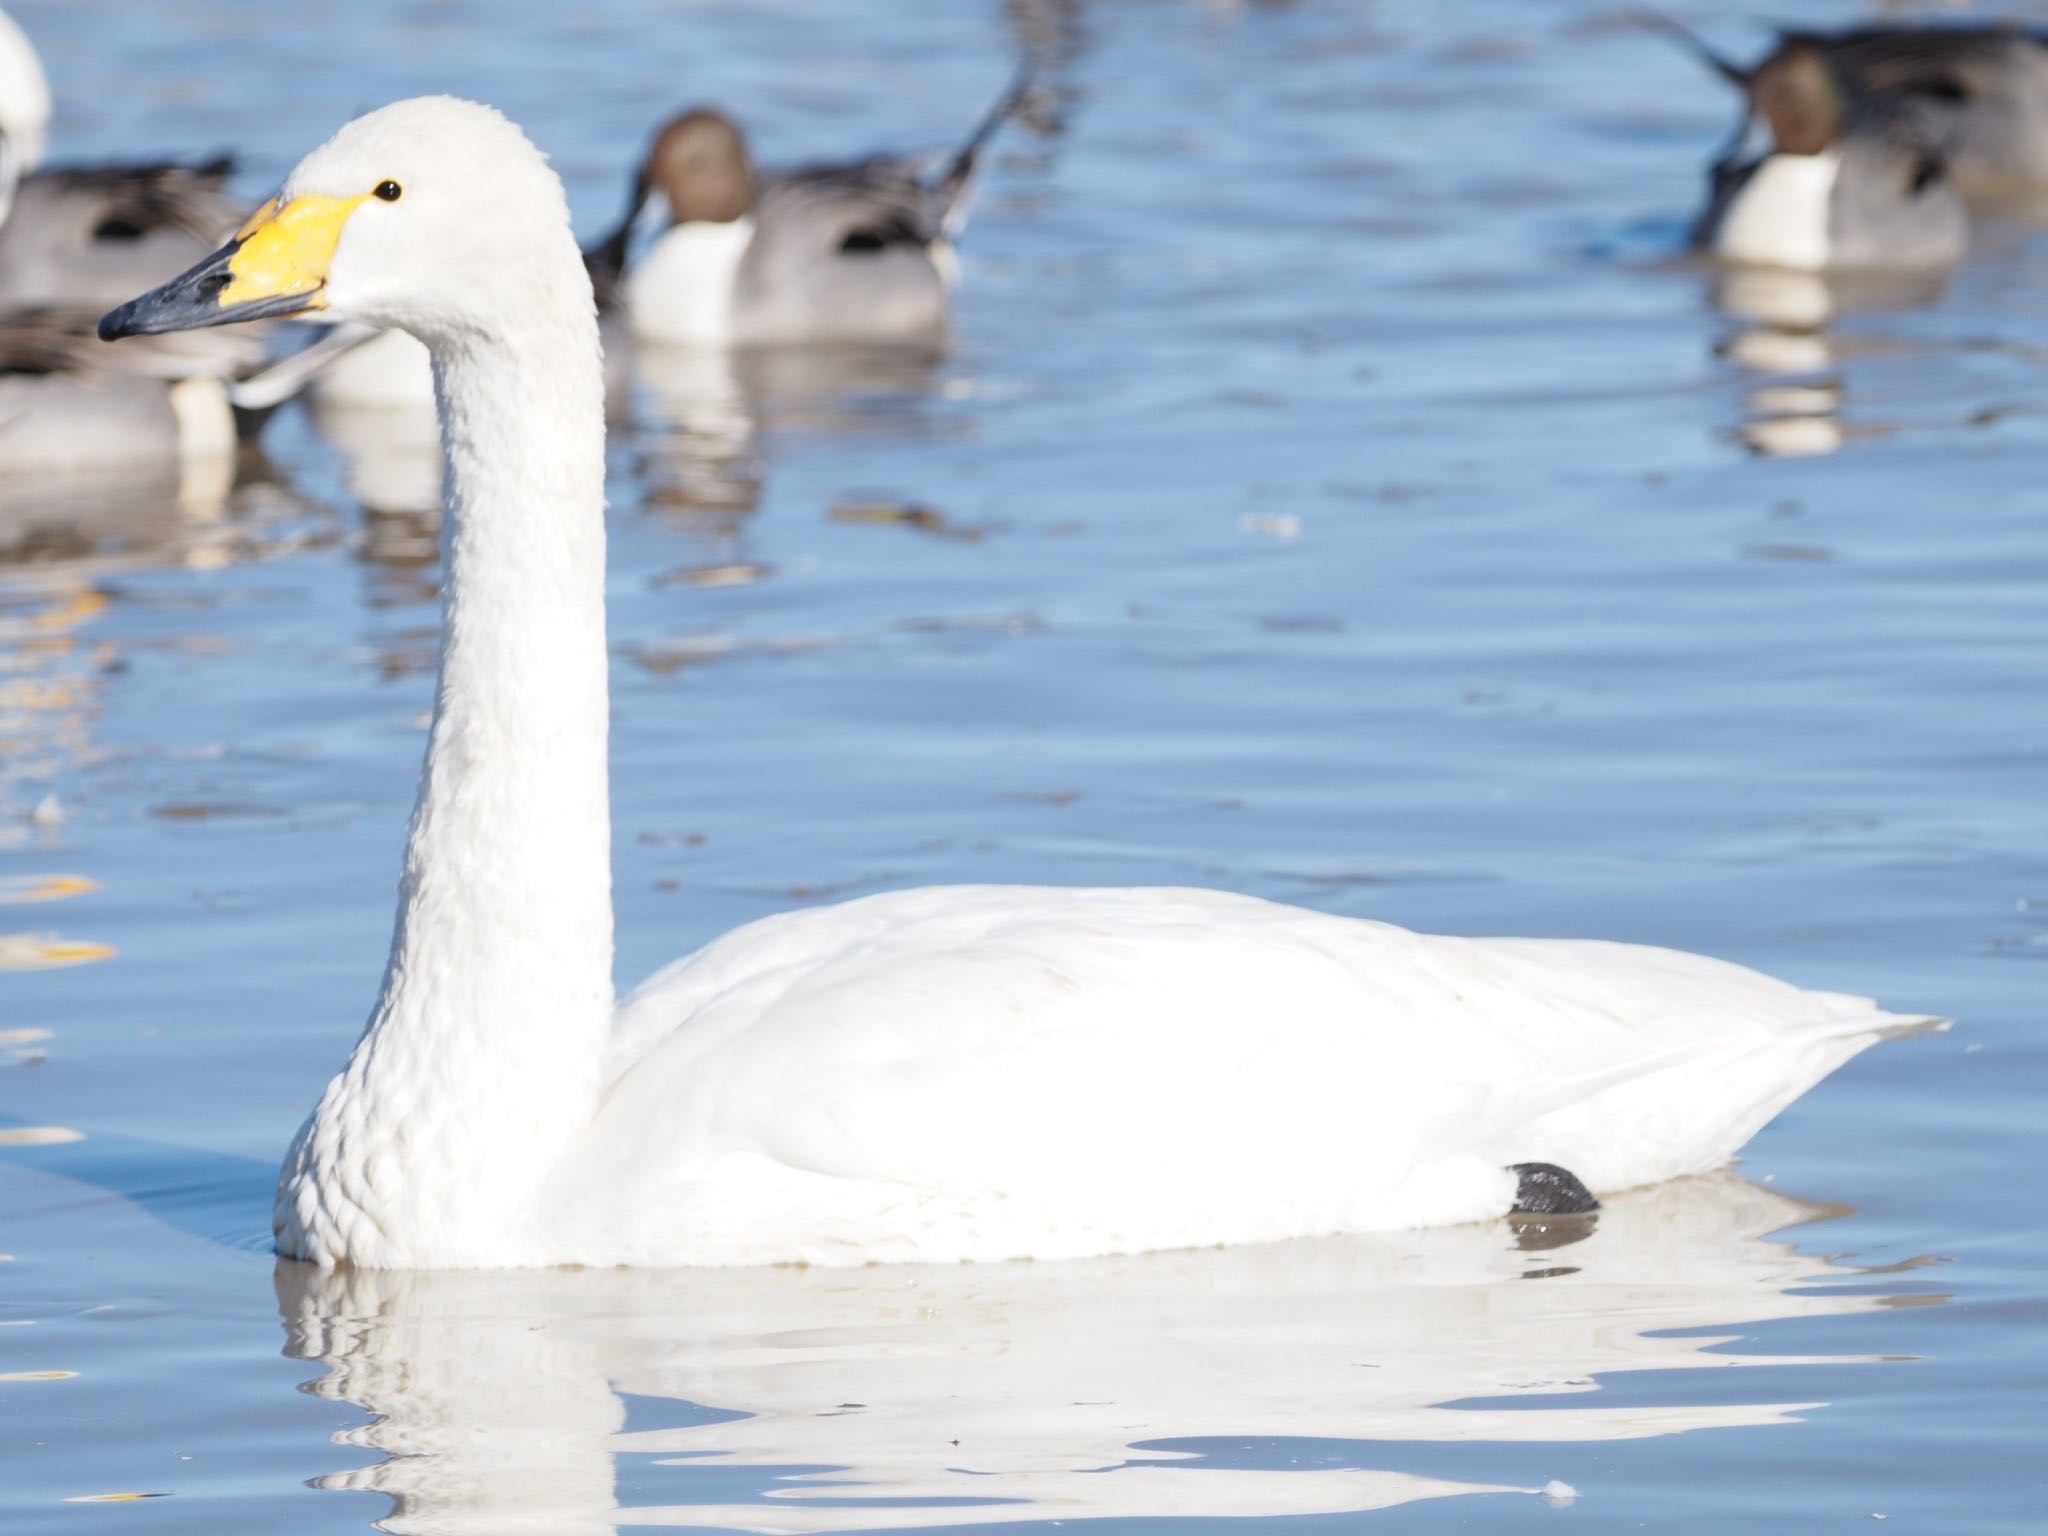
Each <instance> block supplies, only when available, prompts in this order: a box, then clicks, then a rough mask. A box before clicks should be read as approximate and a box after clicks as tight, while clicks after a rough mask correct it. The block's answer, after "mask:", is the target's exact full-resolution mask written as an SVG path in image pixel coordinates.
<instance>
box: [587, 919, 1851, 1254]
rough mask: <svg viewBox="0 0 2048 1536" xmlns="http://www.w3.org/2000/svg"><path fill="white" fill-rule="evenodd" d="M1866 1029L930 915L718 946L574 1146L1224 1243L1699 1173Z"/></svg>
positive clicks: (1419, 940) (1404, 952)
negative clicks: (1510, 1184)
mask: <svg viewBox="0 0 2048 1536" xmlns="http://www.w3.org/2000/svg"><path fill="white" fill-rule="evenodd" d="M1888 1020H1889V1016H1888V1015H1883V1014H1880V1013H1878V1012H1877V1011H1876V1010H1875V1009H1874V1008H1872V1007H1871V1006H1870V1005H1869V1004H1867V1003H1864V1002H1862V1001H1861V1000H1858V999H1844V998H1839V997H1835V996H1832V995H1830V994H1816V993H1808V992H1804V991H1801V990H1800V989H1798V988H1795V987H1791V986H1788V985H1786V984H1784V983H1781V982H1777V981H1773V980H1771V979H1770V978H1768V977H1764V976H1761V975H1758V974H1757V973H1755V972H1752V971H1747V970H1744V969H1742V968H1740V967H1737V966H1732V965H1725V964H1721V963H1718V962H1715V961H1710V960H1702V959H1699V958H1697V957H1694V956H1689V955H1682V954H1676V953H1673V952H1670V951H1664V950H1653V949H1644V948H1638V947H1632V946H1626V945H1609V944H1579V943H1561V942H1555V941H1532V940H1472V939H1443V938H1432V937H1428V936H1424V935H1417V934H1412V933H1408V932H1406V931H1404V930H1402V929H1398V928H1392V927H1388V926H1386V925H1383V924H1377V923H1368V922H1360V921H1355V920H1349V919H1341V918H1332V917H1327V916H1322V915H1319V914H1315V913H1309V912H1302V911H1299V910H1296V909H1292V908H1287V907H1280V906H1275V905H1273V904H1271V903H1266V902H1260V901H1255V900H1252V899H1250V898H1245V897H1233V896H1225V895H1221V894H1218V893H1213V892H1203V891H1069V890H1028V889H1003V888H966V889H952V890H946V889H940V890H927V891H917V892H906V893H902V894H900V895H895V896H887V897H879V898H870V899H868V900H866V901H861V902H854V903H849V904H847V905H846V906H843V907H836V908H828V909H823V910H820V911H816V912H810V913H802V914H792V915H790V916H788V917H785V918H778V919H771V920H770V921H769V922H767V923H763V924H756V925H753V926H751V927H749V928H745V929H741V930H739V931H738V932H736V933H734V934H732V935H729V936H727V938H725V939H723V940H720V941H719V942H718V943H716V944H714V945H712V946H711V947H710V948H709V949H707V950H705V951H703V952H702V953H700V954H699V955H698V956H695V957H693V958H692V959H691V960H690V961H688V962H685V963H684V964H683V965H682V966H679V967H676V968H673V969H672V970H671V971H670V972H668V973H665V974H664V975H663V976H662V977H659V978H657V979H656V981H655V982H654V983H651V984H650V985H649V987H647V988H644V989H642V991H641V992H640V993H637V994H635V996H634V997H633V998H632V999H630V1000H629V1001H628V1004H627V1006H626V1008H625V1009H624V1010H623V1011H622V1027H621V1031H620V1045H621V1047H622V1052H621V1056H620V1058H619V1060H620V1064H621V1070H620V1073H619V1075H618V1077H617V1079H616V1080H615V1082H614V1083H613V1086H612V1089H611V1091H610V1094H609V1096H608V1098H607V1101H606V1104H605V1106H604V1109H603V1111H602V1112H601V1114H600V1120H599V1124H598V1125H597V1126H596V1127H595V1128H594V1129H595V1131H596V1134H595V1135H594V1136H593V1137H592V1138H591V1142H592V1144H593V1145H594V1146H600V1147H603V1148H605V1149H607V1150H606V1156H607V1158H608V1159H609V1160H610V1164H611V1166H610V1169H609V1173H608V1177H611V1178H614V1179H617V1180H621V1181H624V1183H625V1184H626V1185H628V1186H632V1187H634V1188H636V1189H637V1191H638V1196H637V1197H638V1198H639V1199H641V1200H642V1201H644V1202H646V1203H651V1204H654V1205H660V1204H662V1203H663V1202H664V1201H666V1200H667V1199H668V1198H669V1195H668V1193H667V1191H668V1190H669V1188H670V1187H671V1186H673V1188H675V1189H682V1188H684V1187H685V1186H689V1187H702V1186H706V1185H718V1186H721V1187H723V1188H725V1189H727V1190H741V1189H746V1190H747V1191H748V1194H749V1196H750V1197H751V1198H753V1199H755V1200H757V1201H762V1202H769V1201H780V1200H794V1201H798V1202H800V1203H807V1205H808V1207H809V1208H810V1209H811V1211H812V1216H813V1218H814V1219H815V1220H816V1221H818V1222H820V1223H825V1224H827V1225H829V1212H830V1209H831V1207H832V1203H833V1201H834V1200H835V1199H845V1200H849V1201H853V1202H854V1203H856V1204H859V1205H861V1207H862V1210H863V1214H862V1217H861V1220H862V1221H863V1222H864V1223H866V1224H868V1225H872V1223H873V1222H874V1220H875V1219H876V1217H875V1213H874V1210H873V1209H871V1208H870V1207H874V1206H876V1205H877V1204H883V1205H886V1204H887V1203H888V1202H890V1201H894V1202H895V1203H896V1205H897V1206H900V1207H901V1208H902V1210H903V1212H904V1213H905V1214H904V1216H903V1220H904V1221H905V1222H906V1224H910V1225H913V1226H914V1225H916V1224H917V1223H919V1222H922V1223H924V1224H925V1225H927V1226H932V1225H934V1224H936V1225H944V1224H945V1223H954V1224H958V1223H962V1222H968V1223H972V1222H980V1223H983V1224H984V1225H987V1226H989V1227H991V1228H992V1229H994V1230H995V1235H994V1236H992V1237H990V1238H989V1241H990V1243H991V1244H992V1245H993V1246H992V1247H991V1249H990V1251H991V1252H994V1251H996V1250H999V1249H1000V1248H1001V1245H1002V1238H1001V1232H1000V1229H1001V1228H1002V1226H1003V1225H1004V1224H1005V1223H1010V1224H1013V1225H1014V1226H1015V1228H1016V1230H1017V1232H1019V1233H1020V1234H1021V1233H1023V1232H1025V1231H1031V1232H1033V1233H1034V1236H1033V1238H1032V1242H1031V1245H1030V1247H1029V1248H1028V1249H1026V1248H1019V1249H1017V1250H1016V1251H1033V1252H1038V1253H1041V1254H1043V1253H1046V1252H1047V1251H1049V1250H1048V1247H1047V1244H1046V1242H1045V1241H1044V1240H1043V1237H1042V1234H1041V1233H1040V1231H1039V1229H1042V1228H1044V1227H1047V1226H1055V1227H1060V1228H1063V1229H1071V1230H1073V1231H1074V1232H1076V1233H1078V1234H1082V1236H1079V1237H1077V1238H1076V1240H1075V1244H1074V1248H1075V1251H1087V1250H1088V1249H1089V1248H1090V1247H1091V1246H1092V1247H1093V1248H1094V1249H1095V1251H1100V1250H1101V1248H1102V1247H1103V1246H1128V1247H1145V1246H1171V1245H1173V1244H1174V1243H1175V1242H1176V1241H1216V1240H1239V1241H1243V1240H1253V1239H1256V1238H1259V1237H1281V1236H1290V1235H1296V1234H1299V1233H1303V1232H1313V1231H1332V1230H1358V1229H1363V1228H1368V1227H1372V1226H1383V1227H1384V1226H1401V1225H1410V1224H1420V1223H1426V1222H1433V1221H1438V1220H1460V1219H1468V1218H1471V1217H1476V1216H1481V1215H1486V1214H1492V1213H1494V1212H1495V1211H1497V1210H1498V1209H1501V1208H1504V1204H1505V1186H1504V1185H1502V1184H1501V1182H1500V1181H1501V1175H1500V1172H1499V1170H1500V1169H1501V1168H1502V1166H1503V1165H1504V1164H1505V1163H1507V1162H1509V1161H1516V1160H1527V1159H1531V1158H1541V1159H1543V1160H1548V1161H1557V1162H1563V1163H1564V1164H1565V1165H1566V1166H1568V1167H1574V1168H1576V1169H1580V1170H1581V1171H1582V1176H1585V1177H1587V1178H1588V1179H1589V1180H1591V1181H1593V1182H1595V1183H1596V1185H1598V1186H1601V1187H1608V1188H1612V1187H1617V1186H1620V1185H1626V1184H1634V1183H1640V1182H1644V1181H1646V1180H1648V1179H1653V1178H1661V1177H1664V1176H1666V1175H1667V1174H1669V1173H1676V1172H1684V1171H1690V1170H1691V1169H1695V1168H1700V1167H1707V1166H1712V1165H1714V1164H1716V1163H1719V1162H1721V1161H1723V1160H1725V1159H1726V1157H1727V1156H1728V1155H1729V1154H1730V1153H1732V1151H1733V1150H1734V1149H1735V1147H1736V1146H1738V1145H1739V1144H1740V1142H1741V1140H1742V1139H1744V1138H1746V1137H1747V1136H1748V1135H1749V1134H1751V1133H1752V1132H1753V1131H1754V1130H1755V1129H1756V1127H1757V1126H1758V1125H1760V1124H1761V1123H1762V1120H1763V1119H1765V1118H1768V1116H1769V1115H1770V1114H1771V1113H1774V1112H1775V1111H1776V1110H1777V1109H1778V1108H1780V1107H1782V1105H1783V1103H1785V1102H1786V1101H1788V1100H1789V1099H1790V1098H1791V1097H1793V1096H1795V1095H1796V1094H1797V1093H1798V1092H1800V1091H1802V1090H1803V1089H1804V1088H1805V1087H1807V1086H1809V1085H1810V1084H1811V1083H1812V1082H1813V1081H1814V1080H1815V1079H1817V1078H1818V1077H1819V1076H1821V1075H1823V1074H1824V1073H1825V1072H1826V1071H1827V1070H1829V1069H1830V1068H1831V1067H1833V1066H1834V1065H1837V1064H1838V1063H1839V1062H1840V1061H1841V1060H1844V1059H1846V1058H1847V1056H1848V1055H1850V1054H1853V1052H1854V1051H1855V1050H1857V1049H1860V1048H1861V1047H1862V1046H1863V1045H1864V1044H1867V1043H1868V1042H1869V1040H1871V1039H1873V1038H1875V1037H1876V1032H1877V1031H1878V1030H1879V1029H1880V1028H1882V1027H1883V1026H1884V1024H1885V1023H1886V1022H1888ZM661 1021H665V1028H664V1025H663V1023H662V1022H661ZM715 1164H716V1165H720V1166H721V1168H722V1172H721V1175H720V1177H719V1178H718V1179H715V1180H713V1179H707V1178H705V1172H706V1170H707V1169H709V1168H711V1167H712V1166H713V1165H715ZM742 1164H743V1165H744V1166H745V1167H747V1168H751V1169H754V1170H756V1171H757V1172H758V1171H762V1170H773V1177H766V1176H764V1177H763V1179H762V1180H761V1181H759V1182H757V1183H755V1184H753V1185H752V1186H749V1184H748V1180H747V1178H746V1177H743V1176H740V1175H739V1174H736V1173H735V1166H736V1165H742ZM1585 1169H1591V1170H1592V1171H1591V1172H1585V1171H1584V1170H1585ZM853 1190H858V1191H859V1192H860V1193H859V1194H858V1196H857V1197H856V1196H854V1195H852V1194H849V1193H848V1191H853ZM690 1210H691V1215H690V1218H689V1219H692V1220H724V1219H728V1218H729V1219H732V1220H744V1219H745V1218H744V1216H743V1215H740V1214H738V1213H734V1212H727V1213H725V1214H724V1215H714V1214H711V1213H707V1211H706V1210H705V1209H704V1208H703V1207H702V1206H701V1204H693V1205H691V1206H690ZM913 1212H920V1213H921V1214H911V1213H913ZM783 1219H786V1218H783ZM941 1246H943V1245H941ZM969 1246H972V1244H969ZM935 1251H936V1250H935Z"/></svg>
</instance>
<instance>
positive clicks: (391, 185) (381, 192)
mask: <svg viewBox="0 0 2048 1536" xmlns="http://www.w3.org/2000/svg"><path fill="white" fill-rule="evenodd" d="M404 195H405V188H403V187H401V186H400V185H399V184H398V183H397V182H395V181H380V182H378V183H377V196H379V197H381V198H382V199H384V201H385V202H387V203H395V202H397V201H398V200H399V198H401V197H403V196H404Z"/></svg>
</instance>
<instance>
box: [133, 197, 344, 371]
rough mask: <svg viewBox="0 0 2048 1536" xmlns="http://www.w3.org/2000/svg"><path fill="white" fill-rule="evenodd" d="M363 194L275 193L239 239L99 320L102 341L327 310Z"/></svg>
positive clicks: (254, 216) (252, 217)
mask: <svg viewBox="0 0 2048 1536" xmlns="http://www.w3.org/2000/svg"><path fill="white" fill-rule="evenodd" d="M362 201H363V199H361V198H360V197H321V196H318V195H312V194H309V195H306V196H303V197H295V198H293V199H292V200H291V201H290V202H286V203H281V202H279V200H278V199H276V198H272V199H271V200H270V201H269V202H267V203H265V204H264V205H263V206H262V207H261V208H259V209H257V210H256V212H255V213H254V214H252V215H251V216H250V218H249V222H248V223H246V224H244V225H243V226H242V227H241V228H240V229H239V230H237V231H236V232H235V238H234V239H232V240H230V241H229V242H228V243H227V244H226V245H224V246H222V247H221V248H220V249H219V250H217V251H215V252H214V253H213V254H212V255H211V256H209V257H207V258H206V259H205V260H204V261H202V262H200V263H199V264H198V265H197V266H195V267H193V268H192V270H191V271H189V272H186V273H183V274H181V275H180V276H177V277H174V278H172V279H171V280H170V281H169V282H168V283H165V284H164V285H163V286H162V287H161V288H152V289H151V290H150V291H149V292H148V293H145V294H143V295H142V296H141V297H140V298H136V299H130V300H129V301H128V302H127V303H126V304H123V305H122V306H121V307H120V308H119V309H114V310H109V311H108V312H107V313H106V314H105V315H103V316H101V317H100V325H99V332H100V340H102V341H119V340H120V339H121V338H122V337H123V336H153V335H156V334H158V333H159V332H162V331H194V330H198V329H199V328H200V327H202V326H208V325H233V324H234V323H235V322H236V321H239V320H263V319H269V318H271V317H273V316H276V315H298V314H304V313H306V312H307V311H309V310H319V309H325V308H326V307H327V298H326V287H327V268H328V264H329V263H330V262H331V261H333V259H334V248H335V246H337V245H339V244H340V243H341V229H342V225H343V224H344V223H346V222H347V219H348V216H349V215H350V214H351V213H353V212H354V211H355V209H356V205H357V204H358V203H360V202H362Z"/></svg>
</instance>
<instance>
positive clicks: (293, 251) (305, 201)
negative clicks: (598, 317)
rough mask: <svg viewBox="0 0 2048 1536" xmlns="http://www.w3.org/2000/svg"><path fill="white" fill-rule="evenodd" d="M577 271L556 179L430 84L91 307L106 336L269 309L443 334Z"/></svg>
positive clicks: (498, 120) (227, 320)
mask: <svg viewBox="0 0 2048 1536" xmlns="http://www.w3.org/2000/svg"><path fill="white" fill-rule="evenodd" d="M565 284H568V285H576V284H581V285H582V293H581V295H580V302H581V303H582V304H583V305H584V306H586V307H587V306H588V305H589V303H590V299H589V285H588V282H587V280H586V279H585V278H584V276H583V267H582V262H581V260H580V259H579V256H578V253H577V250H576V245H575V238H574V236H573V235H572V234H571V233H570V229H569V213H568V207H567V204H566V203H565V201H564V199H563V196H562V184H561V182H560V180H559V179H558V178H557V177H556V175H555V173H554V172H553V171H552V170H551V169H549V167H548V163H547V161H546V159H544V158H543V157H542V155H541V153H540V151H538V150H537V149H535V148H534V147H533V145H532V144H531V143H529V142H528V141H527V138H526V135H525V134H523V133H521V132H520V131H519V129H518V127H517V126H515V125H514V124H513V123H512V122H510V121H509V120H507V119H506V118H505V117H504V116H503V115H501V114H500V113H498V112H496V111H493V110H492V109H491V108H489V107H484V106H478V105H477V104H476V103H475V102H469V101H458V100H456V99H454V98H453V97H447V96H423V97H419V98H416V99H414V100H411V101H401V102H398V103H396V104H394V105H392V106H388V107H384V108H382V109H380V110H378V111H376V112H372V113H370V114H368V115H367V116H365V117H359V118H357V119H356V120H355V121H354V122H352V123H350V124H348V125H347V126H346V127H344V128H343V129H342V130H341V131H340V132H339V133H337V134H336V135H335V136H334V137H333V138H331V139H329V140H328V141H327V142H326V143H325V144H323V145H321V146H320V147H319V148H318V149H316V150H314V151H313V152H312V153H311V154H310V155H308V156H306V158H305V159H304V160H302V161H300V162H299V164H298V168H297V169H296V170H294V171H293V172H292V173H291V175H290V176H289V177H288V178H286V180H285V184H284V188H283V190H282V191H280V192H279V193H278V195H277V196H276V197H274V198H272V199H271V200H270V201H269V202H267V203H265V204H264V205H263V206H262V207H261V208H259V209H257V210H256V212H255V214H254V215H252V216H251V218H250V219H249V221H248V223H246V224H244V225H243V226H242V227H241V229H240V230H238V231H237V232H236V234H235V237H234V239H232V240H230V241H229V242H228V243H227V244H226V245H225V246H223V247H222V248H221V249H220V250H218V251H216V252H214V254H213V255H211V256H209V257H207V258H206V260H204V261H202V262H200V263H199V265H197V266H196V267H194V268H192V270H191V271H189V272H187V273H185V274H184V275H183V276H182V277H178V278H174V279H173V280H172V281H170V282H168V283H166V284H164V285H163V286H162V287H161V288H157V289H155V290H153V291H151V292H149V293H145V294H144V295H142V297H140V298H138V299H134V300H131V301H130V302H129V303H126V304H123V305H122V306H121V307H120V308H119V309H116V310H114V311H113V312H112V313H110V314H108V315H107V316H106V317H105V318H104V319H102V320H101V321H100V335H101V336H102V337H103V338H105V339H106V340H108V341H113V340H115V339H117V338H119V337H122V336H139V335H145V334H150V333H154V332H159V331H182V330H192V329H195V328H197V327H200V326H208V325H230V324H233V323H234V322H236V321H238V320H255V319H262V318H265V317H269V316H273V315H308V316H312V317H316V318H320V319H326V320H334V321H341V320H348V321H356V322H359V323H361V324H364V325H371V326H377V327H380V328H395V329H400V330H406V331H410V332H412V333H413V334H414V335H416V336H418V337H419V338H420V339H421V340H423V341H426V342H427V343H429V344H430V345H431V344H433V343H434V342H436V341H437V340H440V339H443V338H450V337H457V338H459V337H463V336H489V335H493V334H495V333H497V332H498V331H499V330H500V329H501V328H502V327H503V326H504V325H505V324H506V323H507V321H508V319H509V318H511V317H516V316H520V315H523V314H528V313H531V312H532V310H533V309H534V308H535V307H536V306H537V305H543V304H545V305H549V306H551V307H557V308H558V307H559V306H560V305H561V304H562V303H563V302H564V299H565V298H568V299H571V300H574V299H576V298H577V297H578V296H577V295H575V294H574V293H566V294H565V291H564V285H565Z"/></svg>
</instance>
